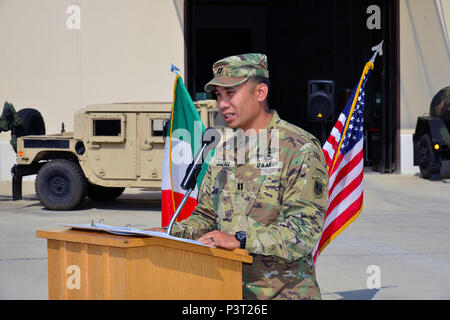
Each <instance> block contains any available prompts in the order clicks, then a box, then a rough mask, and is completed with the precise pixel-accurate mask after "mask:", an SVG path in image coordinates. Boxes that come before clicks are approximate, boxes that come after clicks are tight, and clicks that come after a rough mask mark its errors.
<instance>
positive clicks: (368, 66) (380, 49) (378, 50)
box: [329, 40, 384, 176]
mask: <svg viewBox="0 0 450 320" xmlns="http://www.w3.org/2000/svg"><path fill="white" fill-rule="evenodd" d="M383 42H384V40H383V41H381V42H380V43H379V44H378V45H376V46H375V47H373V48H372V51H375V53H374V54H373V56H372V58H371V59H370V61H369V62H367V63H366V65H365V66H364V70H363V73H362V75H361V78H360V79H359V84H358V88H357V89H356V91H355V96H354V97H353V102H352V107H351V109H350V112H349V114H348V117H347V120H346V121H345V127H344V131H343V132H342V135H341V139H340V141H339V146H338V148H337V150H338V151H339V150H341V146H342V142H343V141H344V139H343V137H345V135H346V134H347V128H348V125H349V123H350V119H351V118H352V115H353V111H354V110H355V106H356V101H358V97H359V91H360V90H361V86H362V83H363V80H364V77H365V76H366V74H367V73H368V72H369V69H370V70H373V68H374V62H375V58H376V57H377V55H378V54H380V55H383ZM338 156H339V152H336V153H335V155H334V157H333V164H332V166H331V170H330V171H329V175H330V176H331V174H332V173H333V170H334V166H335V164H336V161H337V158H338Z"/></svg>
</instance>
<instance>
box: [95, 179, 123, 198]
mask: <svg viewBox="0 0 450 320" xmlns="http://www.w3.org/2000/svg"><path fill="white" fill-rule="evenodd" d="M124 190H125V188H120V187H103V186H99V185H96V184H92V183H88V189H87V196H88V197H89V198H90V199H92V200H96V201H107V200H114V199H116V198H117V197H119V196H120V195H121V194H122V193H123V191H124Z"/></svg>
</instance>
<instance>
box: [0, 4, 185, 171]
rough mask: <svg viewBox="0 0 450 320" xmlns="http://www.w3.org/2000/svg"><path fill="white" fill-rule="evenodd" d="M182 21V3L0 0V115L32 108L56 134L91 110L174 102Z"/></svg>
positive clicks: (1, 161)
mask: <svg viewBox="0 0 450 320" xmlns="http://www.w3.org/2000/svg"><path fill="white" fill-rule="evenodd" d="M73 5H75V6H76V7H73ZM77 8H79V15H78V11H77ZM182 17H183V1H181V0H173V1H169V0H34V1H30V0H0V46H1V47H0V75H1V76H0V103H1V104H2V108H1V110H2V109H3V104H4V102H5V101H9V102H11V103H13V105H14V107H15V108H16V110H19V109H22V108H25V107H33V108H36V109H38V110H39V111H40V112H41V113H42V115H43V117H44V120H45V123H46V129H47V133H59V132H60V131H61V123H62V122H64V124H65V129H66V131H71V130H73V115H74V112H75V111H76V110H78V109H80V108H82V107H84V106H86V105H88V104H95V103H109V102H126V101H127V102H130V101H171V100H172V89H173V81H174V74H173V73H171V72H170V65H171V63H174V64H175V65H176V66H177V67H178V68H179V69H180V70H181V73H182V74H183V71H184V37H183V21H182ZM0 112H1V111H0ZM9 138H10V134H9V133H1V134H0V142H2V143H1V149H0V168H4V167H6V168H8V167H9V168H10V162H11V161H13V160H11V159H14V155H11V154H9V152H10V149H11V148H10V147H9V145H8V144H9V143H8V142H7V141H9ZM8 171H9V170H8ZM2 172H3V173H0V179H5V178H6V179H9V178H10V176H9V172H7V173H5V172H4V170H2Z"/></svg>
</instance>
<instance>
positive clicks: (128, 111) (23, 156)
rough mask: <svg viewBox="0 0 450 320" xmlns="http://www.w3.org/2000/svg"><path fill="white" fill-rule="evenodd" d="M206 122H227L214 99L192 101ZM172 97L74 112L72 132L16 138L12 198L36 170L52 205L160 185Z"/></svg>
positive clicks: (66, 206)
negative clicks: (152, 101) (28, 176)
mask: <svg viewBox="0 0 450 320" xmlns="http://www.w3.org/2000/svg"><path fill="white" fill-rule="evenodd" d="M194 104H195V106H196V108H197V110H198V111H199V114H200V116H201V118H202V121H203V123H204V125H205V126H206V127H210V126H211V127H212V126H217V125H219V124H224V123H225V121H224V119H223V117H222V115H221V113H220V112H219V111H218V109H217V103H216V101H215V100H202V101H197V102H195V103H194ZM171 106H172V105H171V103H113V104H99V105H90V106H87V107H85V108H83V109H81V110H79V111H77V112H76V113H75V117H74V129H73V132H62V133H59V134H53V135H27V136H21V137H19V138H17V165H15V166H14V167H13V169H12V173H13V199H15V200H18V199H20V198H21V197H22V195H21V183H22V177H23V176H25V175H31V174H37V176H36V181H35V189H36V195H37V198H38V199H39V201H40V202H41V203H42V205H43V206H45V207H46V208H47V209H50V210H71V209H74V208H76V207H78V206H79V205H80V204H81V203H82V202H83V200H84V199H85V197H86V196H88V197H89V198H91V199H93V200H113V199H115V198H117V197H119V196H120V195H121V194H122V192H123V191H124V190H125V188H157V189H160V188H161V175H162V166H163V158H164V147H165V141H164V137H165V134H164V123H165V122H166V121H167V120H168V119H169V118H170V112H171Z"/></svg>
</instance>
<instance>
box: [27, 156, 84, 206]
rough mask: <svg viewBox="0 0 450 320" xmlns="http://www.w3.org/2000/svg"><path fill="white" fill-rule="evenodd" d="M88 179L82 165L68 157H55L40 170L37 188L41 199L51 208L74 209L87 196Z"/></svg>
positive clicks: (37, 193) (44, 204) (38, 196)
mask: <svg viewBox="0 0 450 320" xmlns="http://www.w3.org/2000/svg"><path fill="white" fill-rule="evenodd" d="M87 188H88V185H87V181H86V178H85V176H84V174H83V171H82V170H81V168H80V166H79V165H78V164H77V163H76V162H73V161H70V160H67V159H55V160H52V161H49V162H48V163H46V164H45V165H44V166H42V168H41V169H40V170H39V172H38V174H37V177H36V183H35V189H36V195H37V198H38V199H39V201H40V202H41V203H42V205H43V206H44V207H46V208H47V209H49V210H72V209H74V208H76V207H78V206H79V205H80V204H81V203H82V202H83V200H84V198H85V197H86V193H87Z"/></svg>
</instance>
